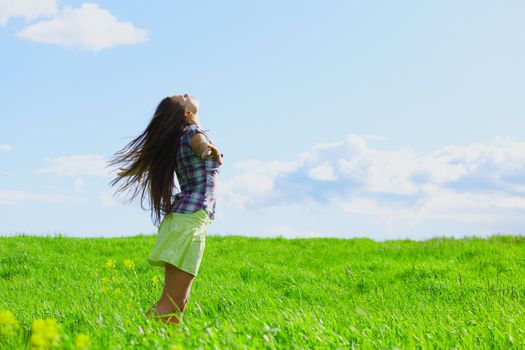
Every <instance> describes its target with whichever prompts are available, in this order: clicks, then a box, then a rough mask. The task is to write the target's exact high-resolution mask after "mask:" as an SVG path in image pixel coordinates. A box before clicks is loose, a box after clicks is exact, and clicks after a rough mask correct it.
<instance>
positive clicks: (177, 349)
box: [168, 344, 183, 350]
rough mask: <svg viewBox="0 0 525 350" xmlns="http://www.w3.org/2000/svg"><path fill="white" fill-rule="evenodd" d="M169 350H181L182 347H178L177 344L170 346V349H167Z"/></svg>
mask: <svg viewBox="0 0 525 350" xmlns="http://www.w3.org/2000/svg"><path fill="white" fill-rule="evenodd" d="M168 349H169V350H182V349H183V347H182V346H180V345H179V344H171V345H170V347H169V348H168Z"/></svg>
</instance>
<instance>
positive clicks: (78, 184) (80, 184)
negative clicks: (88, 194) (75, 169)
mask: <svg viewBox="0 0 525 350" xmlns="http://www.w3.org/2000/svg"><path fill="white" fill-rule="evenodd" d="M73 187H74V188H75V191H77V192H80V191H83V190H84V188H85V187H86V182H85V181H84V180H83V179H82V178H80V177H77V178H75V179H74V180H73Z"/></svg>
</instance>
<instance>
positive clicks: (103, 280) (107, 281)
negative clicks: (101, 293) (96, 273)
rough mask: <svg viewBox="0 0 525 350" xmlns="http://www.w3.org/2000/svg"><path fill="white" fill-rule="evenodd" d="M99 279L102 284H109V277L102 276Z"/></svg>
mask: <svg viewBox="0 0 525 350" xmlns="http://www.w3.org/2000/svg"><path fill="white" fill-rule="evenodd" d="M101 280H102V284H104V285H106V284H109V278H108V277H106V276H104V277H102V279H101Z"/></svg>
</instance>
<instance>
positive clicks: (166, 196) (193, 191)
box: [110, 94, 222, 323]
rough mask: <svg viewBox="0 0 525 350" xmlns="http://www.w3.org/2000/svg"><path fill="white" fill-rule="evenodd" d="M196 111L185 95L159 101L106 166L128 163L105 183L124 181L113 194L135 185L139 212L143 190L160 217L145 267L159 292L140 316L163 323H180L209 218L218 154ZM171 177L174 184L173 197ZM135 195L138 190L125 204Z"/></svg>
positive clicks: (192, 100) (193, 101)
mask: <svg viewBox="0 0 525 350" xmlns="http://www.w3.org/2000/svg"><path fill="white" fill-rule="evenodd" d="M198 109H199V102H198V101H197V100H196V99H195V98H194V97H193V96H189V95H188V94H184V95H175V96H171V97H166V98H164V99H163V100H162V101H161V102H160V104H159V105H158V107H157V109H156V111H155V113H154V115H153V118H152V119H151V121H150V123H149V125H148V127H147V128H146V130H144V132H143V133H142V134H141V135H139V136H138V137H136V138H135V139H134V140H132V141H131V142H130V143H129V144H128V145H126V147H124V149H123V150H121V151H119V152H117V153H116V156H115V158H114V159H113V160H112V161H110V164H111V165H114V164H117V163H121V162H130V164H129V166H127V167H125V168H119V169H120V170H121V171H120V172H119V173H118V174H117V178H116V179H114V180H113V181H112V182H111V183H110V184H111V185H112V186H113V185H115V184H116V183H117V182H118V181H120V180H121V179H126V180H127V181H126V182H125V184H124V186H122V187H121V188H119V190H118V191H122V190H125V189H127V188H129V187H130V186H131V185H133V184H140V185H141V186H142V197H141V207H142V200H143V199H144V192H145V190H146V189H147V190H148V199H149V200H150V202H151V203H152V206H153V208H152V214H153V215H154V221H155V225H157V224H158V223H159V222H160V218H161V216H163V219H162V222H160V225H159V226H158V235H157V240H156V243H155V246H154V247H153V249H152V251H151V253H150V255H149V256H148V263H149V264H150V265H152V266H158V267H161V268H163V269H164V288H163V291H162V295H161V296H160V298H159V300H158V301H157V302H156V303H155V305H154V306H152V307H151V308H150V309H149V310H148V311H147V312H146V316H147V317H151V316H153V317H154V318H156V319H159V320H161V321H163V322H166V323H179V322H181V321H182V313H183V312H184V309H185V306H186V303H187V301H188V298H189V293H190V289H191V284H192V282H193V279H194V278H195V277H196V276H197V274H198V270H199V266H200V263H201V259H202V256H203V253H204V247H205V238H206V229H207V227H208V225H209V224H210V223H211V222H212V221H213V220H214V216H215V188H216V178H217V175H218V173H219V166H220V165H221V164H222V154H221V153H220V152H219V150H218V149H217V147H216V146H215V145H214V144H213V142H212V141H211V139H210V138H209V136H208V135H207V133H206V131H205V130H203V129H202V128H201V127H200V120H199V118H198V117H197V113H198ZM174 173H175V174H176V176H177V180H178V182H179V185H180V192H179V193H177V194H176V195H175V196H173V195H172V194H173V188H174V187H175V184H174ZM118 191H117V192H118ZM137 192H138V187H137V190H135V192H134V193H133V196H132V198H131V200H132V199H133V198H134V197H135V196H136V194H137ZM143 209H144V208H143Z"/></svg>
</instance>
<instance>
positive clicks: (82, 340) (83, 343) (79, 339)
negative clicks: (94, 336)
mask: <svg viewBox="0 0 525 350" xmlns="http://www.w3.org/2000/svg"><path fill="white" fill-rule="evenodd" d="M90 346H91V339H90V338H89V335H87V334H84V333H82V332H80V333H78V334H77V336H76V337H75V348H77V349H88V348H89V347H90Z"/></svg>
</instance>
